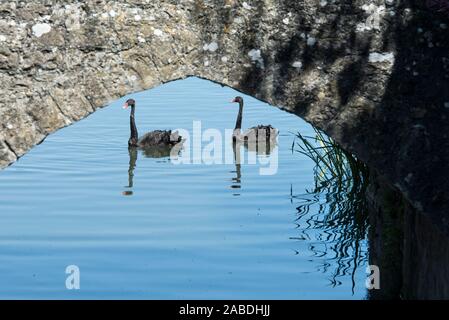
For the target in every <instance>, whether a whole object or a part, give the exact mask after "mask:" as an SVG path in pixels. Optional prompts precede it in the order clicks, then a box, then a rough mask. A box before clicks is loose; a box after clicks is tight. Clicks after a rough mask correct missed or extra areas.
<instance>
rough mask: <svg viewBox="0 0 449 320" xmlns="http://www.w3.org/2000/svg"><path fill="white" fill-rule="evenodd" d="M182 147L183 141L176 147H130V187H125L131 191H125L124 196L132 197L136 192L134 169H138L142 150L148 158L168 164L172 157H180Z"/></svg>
mask: <svg viewBox="0 0 449 320" xmlns="http://www.w3.org/2000/svg"><path fill="white" fill-rule="evenodd" d="M182 147H183V141H181V142H180V143H178V144H176V145H175V146H157V147H151V148H137V147H134V146H129V147H128V154H129V166H128V185H127V186H125V188H127V189H129V190H125V191H123V192H122V195H124V196H132V195H133V194H134V192H133V191H132V189H133V186H134V169H135V168H136V163H137V158H138V152H139V150H142V153H143V155H144V156H145V157H146V158H153V159H164V161H162V162H167V161H170V159H171V157H174V156H177V155H179V153H180V152H181V150H182Z"/></svg>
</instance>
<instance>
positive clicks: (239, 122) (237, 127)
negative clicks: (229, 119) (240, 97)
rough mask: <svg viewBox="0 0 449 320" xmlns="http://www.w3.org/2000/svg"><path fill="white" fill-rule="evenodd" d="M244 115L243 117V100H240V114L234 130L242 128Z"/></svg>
mask: <svg viewBox="0 0 449 320" xmlns="http://www.w3.org/2000/svg"><path fill="white" fill-rule="evenodd" d="M242 117H243V101H239V114H238V116H237V122H236V123H235V129H234V130H240V129H242Z"/></svg>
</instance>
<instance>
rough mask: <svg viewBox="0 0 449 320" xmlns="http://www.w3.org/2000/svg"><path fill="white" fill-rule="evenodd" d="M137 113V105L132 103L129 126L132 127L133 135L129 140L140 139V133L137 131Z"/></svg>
mask: <svg viewBox="0 0 449 320" xmlns="http://www.w3.org/2000/svg"><path fill="white" fill-rule="evenodd" d="M135 113H136V106H135V105H134V104H133V105H131V114H130V116H129V126H130V129H131V137H130V138H129V141H135V142H136V143H137V140H138V139H139V134H138V132H137V127H136V121H135V120H134V115H135Z"/></svg>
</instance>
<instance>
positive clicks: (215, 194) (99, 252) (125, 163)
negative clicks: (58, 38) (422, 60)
mask: <svg viewBox="0 0 449 320" xmlns="http://www.w3.org/2000/svg"><path fill="white" fill-rule="evenodd" d="M237 94H239V93H237V92H236V91H234V90H232V89H229V88H222V87H220V86H218V85H216V84H213V83H210V82H207V81H205V80H200V79H196V78H189V79H186V80H183V81H177V82H172V83H168V84H166V85H163V86H161V87H158V88H155V89H153V90H149V91H146V92H142V93H138V94H133V95H131V96H132V97H133V98H135V99H136V100H137V107H136V110H137V111H136V112H137V114H136V120H137V126H138V129H139V133H140V134H143V133H144V132H146V131H147V130H153V129H166V128H186V129H191V128H192V121H193V120H201V121H202V128H203V130H204V129H207V128H218V129H220V130H224V129H225V128H233V126H234V124H235V117H236V114H237V106H236V105H233V104H230V103H229V100H230V99H231V98H233V97H234V96H235V95H237ZM127 98H129V97H125V98H123V99H121V100H119V101H116V102H114V103H112V104H111V105H110V106H108V107H107V108H104V109H102V110H99V111H97V112H96V113H94V114H93V115H91V116H89V117H88V118H86V119H84V120H82V121H80V122H78V123H76V124H74V125H72V126H70V127H68V128H65V129H62V130H60V131H58V132H56V133H55V134H52V135H51V136H49V137H48V138H47V139H46V140H45V142H44V143H42V144H41V145H39V146H37V147H35V148H34V149H33V150H32V151H31V152H29V153H28V154H27V155H25V156H24V157H23V158H21V159H20V160H19V161H18V162H17V163H15V164H14V165H12V166H10V167H9V168H7V169H5V170H3V171H0V261H1V263H0V298H174V299H177V298H192V299H196V298H223V299H226V298H236V299H240V298H249V299H265V298H266V299H281V298H282V299H361V298H364V297H365V296H366V289H365V278H366V273H365V267H366V265H367V259H366V255H367V243H366V241H362V242H361V243H359V245H360V255H359V257H358V259H359V262H358V263H359V264H360V265H359V267H358V268H354V265H353V264H351V263H353V261H354V260H353V259H352V255H353V252H352V251H351V250H352V249H351V248H349V249H346V250H345V252H344V253H343V256H344V257H343V260H342V259H335V257H336V253H335V251H334V250H333V247H334V246H335V245H336V244H338V243H339V241H341V238H342V237H343V236H344V235H341V234H339V233H338V232H333V231H332V229H327V230H322V229H321V228H320V227H319V226H320V223H319V222H320V221H321V220H323V219H325V215H326V209H325V208H326V207H325V203H326V202H327V201H328V197H326V195H325V194H318V195H307V196H305V197H302V196H298V195H301V194H303V193H305V190H306V189H307V190H310V189H313V185H314V174H313V167H314V163H313V162H312V161H311V160H310V159H308V158H307V157H305V156H303V155H301V154H299V153H292V151H291V146H292V142H293V139H294V136H293V135H292V134H291V133H289V132H296V131H300V132H301V133H303V134H313V130H312V128H311V126H310V125H308V124H307V123H306V122H304V121H303V120H301V119H300V118H298V117H296V116H294V115H291V114H288V113H286V112H283V111H281V110H279V109H277V108H274V107H270V106H268V105H266V104H264V103H261V102H259V101H257V100H255V99H253V98H251V97H245V101H246V105H245V111H244V119H243V126H244V127H250V126H253V125H256V124H260V123H265V124H267V122H269V123H270V124H272V125H273V126H275V127H276V128H278V129H279V130H280V136H279V139H278V140H279V141H278V146H277V149H276V150H275V151H274V152H275V153H276V152H278V157H279V160H278V161H279V168H278V172H277V174H275V175H265V176H263V175H260V174H259V167H260V166H259V165H249V164H242V165H241V167H240V168H239V169H240V170H236V166H235V165H234V164H228V165H204V164H197V165H194V164H192V165H174V164H172V163H171V162H170V161H168V159H166V158H165V159H161V158H159V159H154V158H148V157H145V155H144V154H143V153H142V152H141V151H138V152H137V159H131V160H135V169H134V170H131V171H132V172H131V173H132V174H133V181H132V182H133V187H132V188H129V187H128V183H129V178H130V177H129V173H130V172H129V169H130V154H129V152H128V148H127V140H128V137H129V112H128V111H124V110H122V108H121V105H122V104H123V102H124V101H125V100H126V99H127ZM131 155H132V156H133V154H131ZM134 156H136V155H135V154H134ZM131 165H133V161H131ZM237 171H240V172H237ZM238 174H239V176H238V177H237V175H238ZM124 193H125V194H128V196H125V195H124ZM131 193H132V194H131ZM292 195H295V196H294V197H292ZM304 199H306V201H305V202H306V203H307V205H306V206H304ZM298 214H300V215H301V219H300V220H298ZM71 264H75V265H77V266H78V267H79V268H80V270H81V289H80V290H67V289H66V287H65V279H66V277H67V275H66V274H65V268H66V266H68V265H71ZM339 265H340V266H341V265H343V267H344V268H343V269H344V271H343V272H341V271H336V270H337V269H338V268H337V267H338V266H339ZM340 269H341V268H340ZM354 270H355V271H354Z"/></svg>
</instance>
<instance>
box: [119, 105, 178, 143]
mask: <svg viewBox="0 0 449 320" xmlns="http://www.w3.org/2000/svg"><path fill="white" fill-rule="evenodd" d="M128 107H131V114H130V116H129V120H130V128H131V137H130V138H129V140H128V145H129V146H130V147H139V148H153V147H156V148H167V147H168V148H171V147H173V146H175V145H176V144H178V143H180V142H182V137H181V136H180V135H179V134H178V132H176V131H175V132H172V131H171V130H155V131H151V132H148V133H145V134H144V135H143V136H142V138H139V134H138V133H137V127H136V122H135V120H134V114H135V111H136V101H134V99H128V101H126V102H125V105H124V106H123V109H127V108H128Z"/></svg>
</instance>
